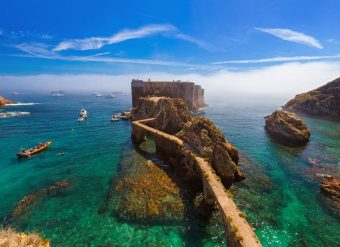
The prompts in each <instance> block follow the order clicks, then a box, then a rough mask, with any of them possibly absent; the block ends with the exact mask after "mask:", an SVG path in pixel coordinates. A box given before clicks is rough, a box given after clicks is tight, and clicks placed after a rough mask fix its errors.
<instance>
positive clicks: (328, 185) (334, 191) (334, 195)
mask: <svg viewBox="0 0 340 247" xmlns="http://www.w3.org/2000/svg"><path fill="white" fill-rule="evenodd" d="M320 191H321V193H322V194H323V195H325V196H326V197H327V200H326V204H327V205H328V206H330V207H331V208H332V209H333V210H334V211H335V212H337V214H338V216H340V213H339V212H340V179H339V178H336V177H326V178H325V179H324V180H323V182H322V183H321V185H320Z"/></svg>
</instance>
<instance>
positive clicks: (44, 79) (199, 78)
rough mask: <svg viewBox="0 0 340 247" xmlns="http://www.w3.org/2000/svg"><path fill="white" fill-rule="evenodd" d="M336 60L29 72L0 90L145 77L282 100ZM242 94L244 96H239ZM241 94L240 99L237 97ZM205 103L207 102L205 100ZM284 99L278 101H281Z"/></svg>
mask: <svg viewBox="0 0 340 247" xmlns="http://www.w3.org/2000/svg"><path fill="white" fill-rule="evenodd" d="M339 71H340V63H339V62H333V63H331V62H311V63H287V64H281V65H276V66H268V67H264V68H259V69H250V70H243V71H228V70H221V71H218V72H215V73H211V74H204V75H202V74H198V73H185V74H177V73H176V74H173V73H166V72H149V73H147V72H146V73H126V74H120V75H103V74H79V75H69V74H64V75H51V74H42V75H29V76H2V77H0V85H2V89H3V90H5V89H8V90H15V89H17V88H21V89H22V90H24V89H31V90H37V91H42V90H45V91H50V90H55V89H64V90H65V91H93V90H103V91H104V90H107V91H112V90H123V91H129V90H130V82H131V79H133V78H140V79H145V80H147V79H148V78H150V79H152V80H183V81H187V80H188V81H194V82H196V83H198V84H200V85H202V86H203V88H205V91H206V97H207V98H209V97H215V96H216V97H217V98H218V97H219V96H220V97H223V98H226V97H227V98H233V97H234V98H237V97H238V98H239V99H240V100H246V99H247V95H262V96H263V95H265V96H266V97H276V96H282V95H283V97H284V99H285V100H288V99H289V98H291V97H293V96H294V95H295V94H297V93H301V92H305V91H307V90H311V89H313V88H316V87H318V86H320V85H322V84H325V83H326V82H328V81H331V80H333V79H335V78H336V77H339ZM240 95H241V96H242V95H243V96H244V97H241V96H240ZM240 97H241V98H240ZM208 103H209V102H208ZM283 103H284V101H282V104H283Z"/></svg>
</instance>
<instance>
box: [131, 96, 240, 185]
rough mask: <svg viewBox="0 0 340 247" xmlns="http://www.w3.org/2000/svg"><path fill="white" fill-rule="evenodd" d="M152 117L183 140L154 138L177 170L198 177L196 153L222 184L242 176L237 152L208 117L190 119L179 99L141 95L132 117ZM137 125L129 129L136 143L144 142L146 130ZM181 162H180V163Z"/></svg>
mask: <svg viewBox="0 0 340 247" xmlns="http://www.w3.org/2000/svg"><path fill="white" fill-rule="evenodd" d="M152 117H155V118H156V120H155V121H154V122H153V127H154V128H156V129H158V130H161V131H163V132H165V133H168V134H176V136H177V137H178V138H180V139H181V140H183V141H184V142H185V144H186V145H185V146H184V147H178V146H176V145H174V144H173V143H172V142H171V141H167V140H166V139H165V138H156V140H155V141H156V146H157V150H158V151H159V152H160V153H161V154H162V155H163V156H164V157H165V158H166V159H167V160H168V161H169V162H170V163H171V164H172V165H173V166H175V167H176V169H177V170H179V169H180V170H181V171H182V173H183V174H186V176H187V177H192V178H193V179H194V180H195V177H196V178H197V177H198V176H199V173H198V172H197V170H196V168H195V167H196V166H195V162H196V161H195V158H194V157H193V155H195V154H197V155H199V156H201V157H204V158H206V159H208V160H209V163H210V164H211V165H212V167H213V168H214V170H215V172H216V173H217V175H219V176H220V178H221V180H222V182H223V183H224V185H226V186H227V187H229V186H230V185H231V184H232V183H233V182H237V181H240V180H242V179H244V176H243V175H242V173H241V172H240V171H239V169H238V167H237V163H238V152H237V150H236V149H235V148H234V147H233V146H232V145H231V144H230V143H228V142H227V141H226V140H225V138H224V134H223V133H222V132H221V131H220V130H219V129H218V128H217V127H216V126H215V125H214V123H213V122H211V121H210V120H209V119H207V118H192V117H191V116H190V115H189V110H188V108H187V106H186V104H185V103H184V102H183V100H181V99H172V98H164V97H149V98H141V99H140V101H139V105H138V106H137V107H136V108H134V109H133V110H132V118H133V120H139V119H147V118H152ZM142 132H143V131H142V130H141V129H139V128H134V127H133V130H132V137H133V139H134V140H135V141H136V140H137V142H140V141H143V140H142V139H143V137H144V136H145V133H142ZM179 164H180V165H179Z"/></svg>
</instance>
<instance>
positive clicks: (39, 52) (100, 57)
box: [14, 43, 200, 68]
mask: <svg viewBox="0 0 340 247" xmlns="http://www.w3.org/2000/svg"><path fill="white" fill-rule="evenodd" d="M14 47H15V48H17V49H19V50H21V51H24V52H26V53H27V54H25V55H15V56H17V57H32V58H43V59H50V60H64V61H82V62H103V63H130V64H146V65H163V66H172V67H188V68H192V67H197V68H198V67H200V65H195V64H188V63H183V62H177V61H166V60H152V59H133V58H132V59H130V58H116V57H108V56H105V55H108V54H109V52H102V53H97V54H93V55H90V56H63V55H60V54H58V53H56V52H54V51H51V50H49V49H48V46H46V45H45V44H41V43H32V44H28V43H22V44H19V45H15V46H14Z"/></svg>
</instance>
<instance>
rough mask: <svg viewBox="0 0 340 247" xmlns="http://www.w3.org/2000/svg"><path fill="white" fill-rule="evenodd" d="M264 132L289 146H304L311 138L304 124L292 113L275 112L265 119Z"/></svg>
mask: <svg viewBox="0 0 340 247" xmlns="http://www.w3.org/2000/svg"><path fill="white" fill-rule="evenodd" d="M265 120H266V130H267V131H268V132H269V134H270V135H271V136H272V137H273V138H275V139H277V140H278V141H281V142H285V143H288V144H291V145H304V144H306V143H307V142H308V141H309V138H310V136H311V133H310V130H309V129H308V127H307V125H306V124H305V122H304V121H303V120H302V119H300V118H299V117H298V116H296V115H295V114H293V113H289V112H286V111H283V110H277V111H275V112H273V113H272V114H271V115H269V116H267V117H265Z"/></svg>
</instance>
